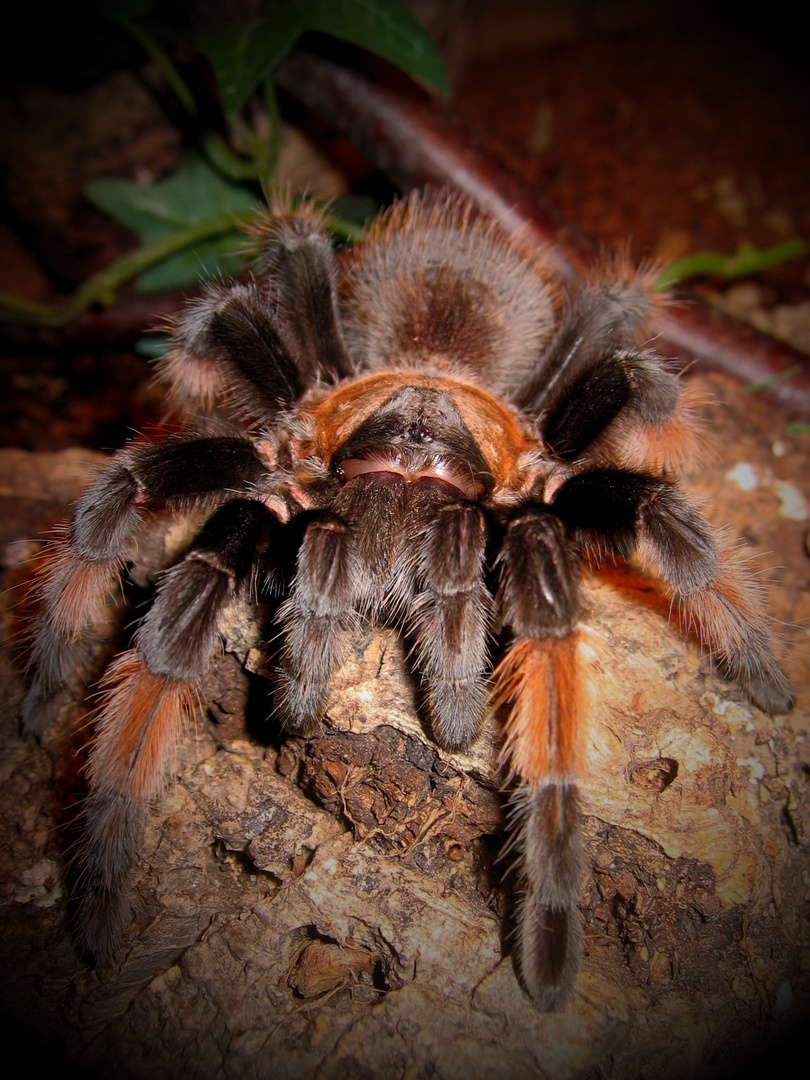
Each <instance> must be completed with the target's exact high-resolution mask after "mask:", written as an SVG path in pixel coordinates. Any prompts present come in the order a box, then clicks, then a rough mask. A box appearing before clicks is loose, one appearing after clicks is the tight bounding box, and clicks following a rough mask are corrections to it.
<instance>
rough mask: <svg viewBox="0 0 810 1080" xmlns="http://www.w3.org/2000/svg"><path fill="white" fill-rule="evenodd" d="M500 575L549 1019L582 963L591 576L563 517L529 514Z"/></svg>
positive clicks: (534, 974) (525, 856)
mask: <svg viewBox="0 0 810 1080" xmlns="http://www.w3.org/2000/svg"><path fill="white" fill-rule="evenodd" d="M496 569H497V571H498V574H499V583H500V603H501V610H502V613H503V620H504V623H505V624H506V626H507V627H508V628H509V630H510V631H511V634H512V636H513V641H512V644H511V645H510V647H509V649H508V651H507V652H506V654H505V656H504V658H503V659H502V660H501V662H500V663H499V664H498V666H497V667H496V669H495V672H494V674H493V682H494V688H493V694H492V697H493V703H494V705H495V706H496V707H501V706H505V707H506V739H505V744H504V758H505V761H506V762H507V764H508V767H509V770H510V774H511V775H512V776H513V778H514V780H515V782H516V787H515V792H514V796H513V802H512V814H511V826H512V840H511V843H510V847H514V848H515V849H516V850H517V851H518V853H519V861H518V873H519V879H520V885H521V887H522V898H521V901H520V905H519V910H518V916H519V918H518V967H519V971H520V974H521V978H522V980H523V983H524V986H525V988H526V990H527V992H528V993H529V994H530V995H531V997H532V999H533V1001H534V1002H535V1004H536V1005H537V1007H538V1008H540V1009H544V1010H549V1009H555V1008H561V1007H562V1005H563V1004H564V1003H565V1001H566V999H567V997H568V995H569V993H570V991H571V987H572V986H573V982H574V978H575V976H576V972H577V969H578V967H579V956H580V944H579V939H580V922H581V919H580V914H579V909H578V901H579V894H580V886H581V881H580V879H581V851H580V830H579V807H578V803H579V800H578V794H577V776H578V774H579V773H580V770H581V765H582V762H581V749H580V748H581V743H582V728H583V725H584V723H586V722H587V719H588V712H589V710H590V694H589V678H590V675H589V669H588V665H587V664H584V663H583V662H582V660H581V642H580V635H579V633H578V630H577V624H578V620H579V616H580V597H579V567H578V563H577V560H576V558H575V557H574V555H572V552H571V545H570V540H569V537H568V536H567V535H566V529H565V526H564V524H563V522H562V521H561V520H560V519H559V517H557V516H556V515H555V514H554V513H553V512H552V511H550V510H549V509H548V508H547V507H545V506H541V505H532V504H527V505H525V506H523V507H521V508H520V509H519V510H518V511H516V513H515V514H514V516H513V517H512V518H511V520H510V521H509V522H508V524H507V528H506V535H505V537H504V541H503V545H502V547H501V549H500V552H499V554H498V557H497V561H496Z"/></svg>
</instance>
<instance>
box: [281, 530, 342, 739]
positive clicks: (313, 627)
mask: <svg viewBox="0 0 810 1080" xmlns="http://www.w3.org/2000/svg"><path fill="white" fill-rule="evenodd" d="M362 573H363V570H362V566H361V562H360V559H359V557H358V550H357V542H356V538H355V535H354V531H353V530H352V528H351V526H350V525H349V524H348V523H347V522H346V521H345V520H344V519H343V518H342V517H341V516H340V515H339V514H336V513H332V512H330V511H326V510H324V511H318V512H316V513H315V514H313V516H312V518H311V520H310V521H309V523H308V524H307V526H306V530H305V532H304V539H303V541H302V543H301V547H300V549H299V552H298V561H297V565H296V571H295V577H294V578H293V582H292V587H291V589H290V595H289V596H288V598H287V599H286V600H285V601H284V603H283V604H282V605H281V607H280V608H279V612H278V620H279V623H280V624H281V626H282V628H283V636H284V646H283V649H282V653H281V670H280V671H279V673H278V683H277V686H276V693H275V704H276V711H277V713H278V715H279V719H280V720H281V721H282V722H283V723H284V724H287V725H288V726H290V727H293V728H296V729H297V730H300V731H304V732H312V731H314V730H316V729H317V726H318V724H319V723H320V721H321V719H322V718H323V714H324V711H325V709H326V700H327V697H328V694H329V686H330V682H331V678H332V674H333V672H334V671H335V670H336V669H337V668H338V667H339V666H340V664H341V663H342V662H343V661H344V660H345V658H346V656H347V655H348V650H349V647H350V645H351V641H352V639H353V637H354V635H355V634H356V632H357V629H358V625H359V615H358V611H357V608H358V605H359V601H360V597H361V595H362V591H363V580H362Z"/></svg>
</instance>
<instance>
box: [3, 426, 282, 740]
mask: <svg viewBox="0 0 810 1080" xmlns="http://www.w3.org/2000/svg"><path fill="white" fill-rule="evenodd" d="M264 472H265V467H264V464H263V462H262V461H261V459H260V457H259V455H258V454H257V452H256V450H255V449H254V447H253V444H252V443H250V442H248V441H247V440H246V439H236V438H217V439H197V440H190V439H187V438H177V439H171V440H169V441H168V442H166V443H162V444H159V445H155V446H149V445H144V446H139V447H135V448H133V449H131V450H125V451H123V452H122V453H121V454H119V456H118V457H117V459H116V461H115V462H114V464H113V465H111V466H110V468H109V469H108V470H107V471H106V472H105V473H104V474H103V475H102V476H101V477H100V478H99V479H98V480H97V481H96V483H95V484H93V486H92V487H91V488H90V489H89V490H88V491H87V492H85V494H84V495H83V496H82V498H81V499H80V501H79V504H78V506H77V509H76V514H75V517H74V519H73V522H72V523H71V525H70V526H69V528H68V529H67V530H66V532H65V533H64V534H63V535H62V536H61V537H60V538H59V539H58V540H57V542H56V544H55V545H54V548H53V551H52V554H51V558H50V560H49V561H48V563H47V564H46V565H45V566H44V568H43V572H42V575H41V577H40V578H39V580H38V581H37V583H36V589H37V590H38V592H39V594H40V597H41V614H40V617H39V619H38V622H37V627H36V634H35V637H34V641H33V649H32V654H33V655H32V663H33V667H34V672H35V674H34V678H33V681H32V684H31V686H30V688H29V691H28V694H27V696H26V699H25V701H24V703H23V706H22V712H21V716H22V722H23V729H24V730H25V731H27V732H39V731H42V730H43V729H44V727H45V726H46V725H47V723H48V722H49V720H50V719H51V713H52V704H53V701H54V699H55V695H58V694H59V691H60V690H61V689H62V688H63V687H65V686H67V685H68V684H70V682H71V681H72V679H73V678H74V677H75V675H76V672H77V670H78V671H81V669H82V668H83V667H84V665H85V658H86V653H87V647H88V635H89V634H90V633H91V631H92V628H93V626H94V625H95V624H96V622H97V620H98V619H99V618H100V616H101V613H102V611H103V609H104V605H105V603H106V600H107V598H108V597H109V596H110V595H111V594H112V593H114V592H115V590H116V589H117V587H118V583H119V579H120V575H121V571H122V569H123V567H124V564H125V562H126V559H127V557H128V556H130V555H131V554H132V552H133V550H134V548H135V545H136V542H137V538H138V534H139V532H140V529H141V525H142V523H143V520H144V518H145V516H146V511H147V509H148V508H149V507H150V506H165V507H170V508H174V509H181V510H182V509H189V508H190V507H191V506H194V505H203V506H204V505H206V503H207V504H209V505H210V504H211V503H212V502H216V501H221V500H222V497H223V496H222V491H223V490H224V491H228V492H229V493H230V492H233V493H238V492H240V491H242V492H245V493H247V492H249V491H250V490H251V489H252V488H253V486H254V485H255V484H256V483H257V482H258V481H259V479H260V478H261V477H262V476H263V475H264Z"/></svg>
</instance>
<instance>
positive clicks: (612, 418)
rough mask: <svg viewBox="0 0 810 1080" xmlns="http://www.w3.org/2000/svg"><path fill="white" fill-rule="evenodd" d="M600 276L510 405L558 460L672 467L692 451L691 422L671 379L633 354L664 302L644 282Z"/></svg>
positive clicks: (579, 295) (576, 299)
mask: <svg viewBox="0 0 810 1080" xmlns="http://www.w3.org/2000/svg"><path fill="white" fill-rule="evenodd" d="M608 271H609V268H608ZM608 271H606V273H605V277H604V280H601V281H599V282H597V283H594V284H587V285H584V286H582V288H581V289H579V290H578V291H577V292H575V293H574V294H573V296H572V297H571V299H570V300H569V302H568V304H567V306H566V308H565V310H564V312H563V315H562V319H561V322H560V326H559V329H558V331H557V333H556V335H555V337H554V339H553V341H552V342H551V344H550V345H549V347H548V349H547V350H546V351H545V353H544V354H543V356H542V360H541V362H540V364H539V365H538V368H537V371H536V372H535V373H534V375H533V377H532V378H530V379H528V380H527V381H526V382H525V383H524V384H523V385H522V386H521V387H519V388H518V389H517V391H516V392H515V394H514V399H515V402H516V404H517V405H518V406H519V407H520V408H522V409H525V410H526V411H527V412H529V413H530V414H532V415H534V416H537V417H539V418H540V427H541V430H542V434H543V440H544V443H545V444H546V446H547V448H548V450H549V453H550V454H551V456H552V457H554V458H555V459H556V460H557V461H559V462H561V463H564V464H569V463H574V462H577V463H581V462H582V461H583V460H584V461H587V462H589V463H591V464H596V463H601V464H612V465H617V466H621V467H623V468H644V467H646V468H650V467H654V468H660V469H664V468H674V469H677V468H679V467H681V466H683V464H685V462H686V461H687V460H689V458H690V457H691V456H693V454H694V453H695V451H696V449H697V448H698V443H699V439H698V436H697V433H696V429H695V423H694V419H693V417H692V415H691V411H690V409H689V408H688V407H685V406H684V394H683V391H682V385H681V382H680V379H679V378H678V377H677V375H676V374H675V372H674V371H672V370H670V369H669V367H668V366H667V365H666V364H665V363H664V362H663V361H662V359H661V357H660V356H658V355H657V354H656V353H655V352H652V351H651V350H648V349H643V348H640V347H639V341H640V340H641V339H642V337H643V332H644V330H645V329H646V326H647V324H648V323H649V321H650V316H651V314H652V312H653V310H654V309H655V308H656V307H658V306H660V305H661V304H662V303H665V302H666V301H665V300H664V299H662V298H661V297H660V296H659V295H657V294H654V293H653V292H652V289H651V284H652V281H651V278H650V276H649V275H646V276H645V275H643V274H642V275H639V276H638V277H636V278H630V279H627V280H622V279H616V278H610V277H609V273H608ZM606 343H607V346H606Z"/></svg>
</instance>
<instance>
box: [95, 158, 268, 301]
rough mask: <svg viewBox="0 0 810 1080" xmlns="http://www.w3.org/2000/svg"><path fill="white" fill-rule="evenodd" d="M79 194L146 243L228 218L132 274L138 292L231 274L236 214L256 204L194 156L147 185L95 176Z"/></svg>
mask: <svg viewBox="0 0 810 1080" xmlns="http://www.w3.org/2000/svg"><path fill="white" fill-rule="evenodd" d="M85 197H86V198H87V199H88V200H89V202H91V203H92V204H93V206H95V207H96V208H97V209H98V210H101V211H102V212H103V213H105V214H107V215H108V216H109V217H111V218H113V220H114V221H117V222H118V223H119V224H121V225H124V226H125V227H126V228H127V229H130V230H131V231H132V232H135V233H137V234H138V236H139V237H140V240H141V243H142V244H143V245H144V246H146V245H148V244H152V243H154V242H155V241H158V240H162V239H164V238H166V237H168V236H171V235H172V234H174V233H178V232H182V231H184V230H187V229H189V228H190V227H192V226H195V225H202V224H204V223H205V222H208V221H212V222H213V221H216V220H217V219H222V218H225V219H227V218H228V217H230V216H232V217H233V218H234V227H233V229H232V230H230V231H228V232H226V233H224V234H222V235H218V236H215V237H212V238H208V239H204V240H200V241H199V242H198V243H196V244H195V245H194V246H193V247H191V248H189V249H188V250H185V251H181V252H178V253H177V254H175V255H172V256H171V257H170V258H167V259H165V260H164V261H163V262H161V263H159V264H158V265H156V266H153V267H151V268H150V269H148V270H146V271H145V272H144V273H142V274H141V275H140V277H139V278H138V288H139V290H140V291H141V292H160V291H164V290H168V289H180V288H186V287H188V286H192V285H195V284H197V283H198V282H199V281H201V280H205V279H206V278H210V277H214V276H218V275H222V274H232V273H236V272H237V271H238V270H239V269H240V268H241V266H242V264H243V262H244V260H243V258H242V256H241V255H240V254H239V247H240V243H241V239H242V237H241V233H240V231H239V229H238V227H237V223H236V218H237V217H240V216H242V217H243V216H244V215H246V214H249V213H250V212H251V211H253V210H255V209H256V208H257V202H256V200H255V199H254V198H253V196H252V195H251V194H250V192H249V191H247V190H246V189H245V188H243V187H240V186H239V185H238V184H231V183H229V182H228V181H227V180H224V179H223V178H222V177H221V176H220V175H219V173H217V172H216V171H215V170H214V169H212V168H211V166H210V165H209V164H208V163H207V162H206V161H205V160H204V159H203V158H202V157H200V156H199V155H197V154H191V155H189V156H188V157H187V158H186V160H185V161H184V162H183V164H182V165H181V166H180V168H179V169H178V170H177V171H176V172H175V173H173V174H172V175H171V176H169V177H167V178H166V179H165V180H160V181H158V182H156V183H153V184H136V183H133V182H132V181H129V180H113V179H108V178H104V179H98V180H93V181H91V182H90V183H89V184H88V185H87V187H86V188H85Z"/></svg>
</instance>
